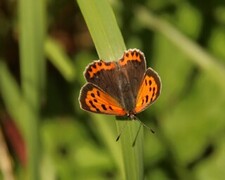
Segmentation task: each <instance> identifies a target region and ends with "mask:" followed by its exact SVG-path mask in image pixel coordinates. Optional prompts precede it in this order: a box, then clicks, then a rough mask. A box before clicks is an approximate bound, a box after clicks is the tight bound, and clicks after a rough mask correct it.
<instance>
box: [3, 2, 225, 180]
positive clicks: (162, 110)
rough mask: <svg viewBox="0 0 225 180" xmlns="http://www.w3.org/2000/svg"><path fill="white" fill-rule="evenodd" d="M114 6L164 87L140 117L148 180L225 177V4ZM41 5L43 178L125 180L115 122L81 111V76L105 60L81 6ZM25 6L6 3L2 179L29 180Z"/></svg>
mask: <svg viewBox="0 0 225 180" xmlns="http://www.w3.org/2000/svg"><path fill="white" fill-rule="evenodd" d="M109 2H110V4H111V6H112V8H113V11H114V13H115V16H116V19H117V22H118V24H119V27H120V30H121V32H122V35H123V38H124V41H125V44H126V46H127V48H138V49H140V50H141V51H142V52H144V54H145V56H146V59H147V63H148V66H150V67H152V68H154V69H155V70H156V71H157V72H158V73H159V75H160V77H161V80H162V93H161V96H160V98H159V99H158V100H157V102H156V103H155V104H154V105H152V106H151V107H150V108H148V109H147V110H146V111H144V112H143V113H141V114H140V115H139V117H140V119H141V120H142V121H143V122H144V123H145V124H147V125H148V126H149V127H151V128H152V129H154V131H155V132H156V133H155V134H151V133H149V131H148V130H147V129H144V141H143V144H144V175H145V178H146V179H150V180H169V179H171V180H176V179H193V180H195V179H196V180H220V179H221V180H222V179H224V177H225V171H224V169H225V150H224V149H225V66H224V64H225V2H224V1H222V0H216V1H209V0H207V1H204V2H203V1H187V0H174V1H166V0H140V1H135V0H129V1H128V0H124V1H119V0H111V1H109ZM43 3H44V6H45V7H46V8H47V13H46V14H45V15H43V17H44V23H43V24H45V26H46V29H47V32H46V34H47V35H46V37H45V38H44V39H45V43H44V56H45V58H46V60H47V61H46V65H45V67H44V68H43V72H41V73H40V74H38V76H37V77H38V78H40V79H41V81H42V82H43V84H45V85H44V86H43V89H42V90H41V92H42V93H41V95H40V98H39V106H40V111H41V115H40V118H39V121H38V126H39V130H38V131H39V132H38V133H39V134H40V137H39V138H37V139H39V140H40V144H39V146H38V147H36V149H37V151H38V152H39V154H40V164H41V178H42V179H48V180H51V179H60V180H61V179H62V180H64V179H120V178H121V173H122V172H120V171H121V170H120V165H119V164H120V163H121V162H120V159H119V157H120V155H119V143H118V142H115V139H116V137H117V134H118V133H117V131H116V126H115V118H114V117H111V116H107V117H105V116H104V115H93V114H90V113H87V112H84V111H82V110H81V109H80V108H79V102H78V96H79V90H80V88H81V87H82V85H83V84H84V83H85V80H84V77H83V71H84V69H85V67H86V65H87V64H88V63H90V62H92V61H93V60H94V59H98V55H97V53H96V50H95V47H94V44H93V42H92V39H91V36H90V34H89V31H88V29H87V27H86V24H85V21H84V19H83V16H82V13H81V11H80V9H79V6H78V4H77V2H76V1H74V0H55V1H53V0H48V1H45V2H44V1H43ZM18 4H19V2H18V1H8V0H1V2H0V60H1V61H0V124H1V126H0V127H1V129H0V130H1V132H0V147H1V149H2V152H0V179H4V178H6V177H10V175H12V176H13V177H14V178H15V179H23V178H24V176H25V175H24V169H25V167H26V164H27V157H26V155H27V152H26V146H27V144H26V143H25V140H24V139H25V138H24V134H26V133H25V132H24V129H26V128H28V129H29V130H30V131H32V130H33V129H32V128H34V129H35V127H34V126H33V127H32V126H26V121H25V122H23V113H24V112H23V110H24V109H23V105H21V102H22V98H21V96H22V95H21V92H20V91H21V90H20V89H21V88H23V86H22V85H21V84H22V83H21V81H22V80H21V74H23V73H21V66H22V65H21V55H20V48H21V47H20V44H19V40H20V38H21V37H20V32H19V27H20V22H19V21H18V16H19V15H18V14H19V11H18V6H19V5H18ZM28 8H29V7H28ZM43 13H44V12H43ZM28 36H29V34H28ZM23 38H26V34H25V37H23ZM27 51H30V50H29V49H27ZM30 61H32V59H30ZM29 86H30V87H33V85H32V83H30V84H29ZM17 117H20V118H17ZM24 119H25V117H24ZM106 120H107V121H108V122H107V124H105V121H106ZM108 123H110V125H109V124H108ZM31 141H32V137H31ZM34 141H35V139H34Z"/></svg>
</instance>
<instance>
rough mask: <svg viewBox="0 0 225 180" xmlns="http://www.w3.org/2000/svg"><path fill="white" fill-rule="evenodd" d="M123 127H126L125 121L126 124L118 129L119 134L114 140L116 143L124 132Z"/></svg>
mask: <svg viewBox="0 0 225 180" xmlns="http://www.w3.org/2000/svg"><path fill="white" fill-rule="evenodd" d="M125 127H127V121H126V123H125V124H124V125H123V127H122V129H120V133H119V135H118V136H117V138H116V141H118V140H119V139H120V136H121V134H122V133H123V131H124V130H125Z"/></svg>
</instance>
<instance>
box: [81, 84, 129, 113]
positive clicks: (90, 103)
mask: <svg viewBox="0 0 225 180" xmlns="http://www.w3.org/2000/svg"><path fill="white" fill-rule="evenodd" d="M81 92H82V93H81V94H80V98H79V99H80V106H81V108H82V109H84V110H86V111H90V112H94V113H102V114H110V115H116V116H125V115H126V111H125V110H124V109H123V108H122V107H121V105H120V104H119V103H118V102H117V100H115V99H114V98H113V97H111V96H110V95H108V94H107V93H105V92H104V91H102V90H101V89H99V88H98V87H97V86H95V85H93V84H91V83H87V84H86V85H84V87H83V88H82V91H81Z"/></svg>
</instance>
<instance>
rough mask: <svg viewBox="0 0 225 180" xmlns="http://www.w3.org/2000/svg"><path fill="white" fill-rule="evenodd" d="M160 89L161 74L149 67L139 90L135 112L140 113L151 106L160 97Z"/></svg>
mask: <svg viewBox="0 0 225 180" xmlns="http://www.w3.org/2000/svg"><path fill="white" fill-rule="evenodd" d="M160 91H161V81H160V77H159V75H158V74H157V73H156V72H155V71H154V70H153V69H151V68H148V69H147V71H146V72H145V75H144V79H143V81H142V84H141V86H140V89H139V91H138V95H137V99H136V106H135V109H134V112H135V113H139V112H141V111H143V110H145V109H146V108H147V107H148V106H150V105H151V104H152V103H153V102H154V101H155V100H156V99H157V98H158V97H159V95H160Z"/></svg>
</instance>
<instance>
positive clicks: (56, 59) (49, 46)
mask: <svg viewBox="0 0 225 180" xmlns="http://www.w3.org/2000/svg"><path fill="white" fill-rule="evenodd" d="M45 52H46V56H47V57H48V58H49V60H50V61H51V62H52V64H53V65H54V66H55V67H56V68H57V69H58V70H59V72H60V73H61V74H62V76H63V77H64V78H65V79H66V80H67V81H69V82H71V81H73V80H74V77H75V69H74V66H73V64H72V61H71V60H70V59H69V57H68V55H67V54H66V53H65V52H64V50H63V49H62V47H61V46H60V45H59V44H58V43H57V42H56V41H55V40H54V39H52V38H48V39H47V41H46V42H45Z"/></svg>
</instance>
